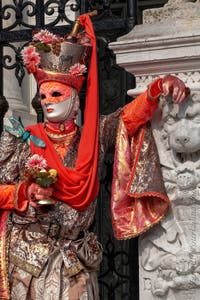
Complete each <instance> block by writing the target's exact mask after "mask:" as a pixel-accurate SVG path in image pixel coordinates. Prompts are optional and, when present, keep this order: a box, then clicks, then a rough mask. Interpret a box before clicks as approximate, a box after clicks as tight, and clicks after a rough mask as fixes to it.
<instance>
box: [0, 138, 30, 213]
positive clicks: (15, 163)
mask: <svg viewBox="0 0 200 300" xmlns="http://www.w3.org/2000/svg"><path fill="white" fill-rule="evenodd" d="M28 156H29V148H28V146H27V145H26V144H25V143H21V142H20V140H18V139H16V137H14V136H12V135H11V134H9V133H7V132H3V133H2V136H1V140H0V208H2V209H17V210H21V211H23V210H24V209H26V206H27V199H26V193H25V191H26V187H25V185H24V184H23V183H21V182H20V179H21V176H22V172H23V169H24V164H25V162H26V160H27V157H28ZM19 197H20V201H18V200H19Z"/></svg>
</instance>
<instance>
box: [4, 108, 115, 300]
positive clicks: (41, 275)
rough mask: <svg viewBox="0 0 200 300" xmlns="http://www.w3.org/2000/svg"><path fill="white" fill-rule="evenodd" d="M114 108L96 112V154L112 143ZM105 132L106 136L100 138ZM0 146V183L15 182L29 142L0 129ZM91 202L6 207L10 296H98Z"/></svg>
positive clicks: (88, 299) (70, 154) (72, 152)
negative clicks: (81, 207)
mask: <svg viewBox="0 0 200 300" xmlns="http://www.w3.org/2000/svg"><path fill="white" fill-rule="evenodd" d="M120 112H121V110H118V111H117V112H115V113H113V114H111V115H109V116H102V117H101V128H100V141H101V153H100V158H101V157H103V155H104V153H105V152H106V151H107V150H108V149H109V148H110V147H113V146H114V144H115V137H116V128H117V124H118V119H119V114H120ZM108 132H109V138H108V139H105V136H108ZM79 140H80V131H79V130H78V131H77V132H76V133H75V135H72V141H71V143H70V145H69V147H68V150H67V151H66V153H65V156H64V158H63V163H64V164H65V165H66V166H68V167H70V168H72V167H73V165H74V163H75V161H76V156H77V151H78V145H79ZM62 142H64V141H63V140H62ZM53 143H55V144H56V147H57V146H58V144H59V142H58V141H55V139H54V141H53ZM0 151H1V156H0V167H1V174H0V182H1V184H9V183H10V184H13V183H18V182H20V181H21V180H22V179H23V170H24V166H25V163H26V161H27V158H28V157H29V156H30V149H29V146H28V145H27V144H26V143H23V142H21V141H20V140H19V139H17V138H16V137H14V136H12V135H11V134H9V133H7V132H4V133H3V135H2V137H1V145H0ZM58 151H59V150H58ZM61 152H62V151H61ZM61 156H62V155H61ZM95 207H96V201H94V202H92V203H91V205H90V206H89V207H88V208H87V209H86V210H84V211H78V210H76V209H73V208H71V207H70V206H69V205H67V204H65V203H63V202H60V201H58V202H57V204H56V205H54V206H52V207H48V208H45V207H41V208H37V209H34V208H32V207H31V206H29V208H28V210H26V211H25V212H23V213H22V212H20V213H19V212H17V211H11V212H10V214H9V217H8V220H7V225H6V226H7V234H8V236H7V250H8V253H7V255H8V270H9V282H10V290H11V299H12V300H18V299H20V300H26V299H29V300H31V299H33V300H39V299H40V300H41V299H44V300H50V299H54V300H62V299H63V300H64V299H70V300H71V299H72V300H78V299H81V300H82V299H84V300H94V299H95V300H97V299H98V298H99V295H98V284H97V272H98V270H99V264H100V261H101V257H102V248H101V245H100V244H99V242H98V241H97V237H96V235H95V234H94V233H92V232H89V228H90V227H91V225H92V223H93V220H94V214H95ZM4 271H5V270H4Z"/></svg>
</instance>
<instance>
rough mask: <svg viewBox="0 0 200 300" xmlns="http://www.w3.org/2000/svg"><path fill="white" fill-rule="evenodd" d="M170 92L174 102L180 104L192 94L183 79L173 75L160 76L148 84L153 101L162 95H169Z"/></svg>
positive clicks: (148, 92) (148, 91)
mask: <svg viewBox="0 0 200 300" xmlns="http://www.w3.org/2000/svg"><path fill="white" fill-rule="evenodd" d="M170 94H171V95H172V99H173V102H174V103H176V104H180V103H182V102H183V101H184V100H185V99H186V97H187V96H188V95H189V94H190V89H189V88H188V87H186V86H185V83H184V82H183V81H182V80H181V79H179V78H178V77H176V76H173V75H166V76H165V77H164V78H158V79H156V80H155V81H153V82H152V83H151V84H150V85H149V86H148V90H147V95H148V98H149V99H150V100H152V101H153V100H157V99H158V98H159V97H160V95H164V96H165V97H167V96H169V95H170Z"/></svg>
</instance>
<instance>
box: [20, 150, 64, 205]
mask: <svg viewBox="0 0 200 300" xmlns="http://www.w3.org/2000/svg"><path fill="white" fill-rule="evenodd" d="M57 176H58V173H57V171H56V170H55V169H49V168H48V167H47V161H46V160H45V159H44V158H43V157H41V156H39V155H38V154H34V155H33V156H31V157H30V158H29V159H28V161H27V163H26V168H25V173H24V177H25V180H26V181H28V182H29V183H30V185H29V187H28V190H27V194H28V199H29V201H30V204H31V205H32V206H34V207H36V206H37V205H38V204H39V205H42V204H47V205H48V204H55V203H56V200H54V199H52V198H50V197H51V196H52V194H53V188H52V187H50V186H51V185H52V184H53V183H54V182H56V180H57Z"/></svg>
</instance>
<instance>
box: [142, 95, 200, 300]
mask: <svg viewBox="0 0 200 300" xmlns="http://www.w3.org/2000/svg"><path fill="white" fill-rule="evenodd" d="M161 106H162V113H161V110H160V111H158V112H157V114H156V115H155V119H154V121H155V122H153V124H152V125H153V132H154V136H155V140H156V144H157V147H158V152H159V157H160V163H161V166H162V172H163V177H164V182H165V187H166V190H167V193H168V196H169V198H170V200H171V210H170V212H169V214H168V216H167V218H165V219H164V220H163V221H162V222H161V223H160V224H159V225H157V226H156V227H155V228H152V230H151V231H149V232H148V233H146V234H145V235H143V236H142V238H141V239H140V256H141V260H140V277H141V278H140V285H141V283H142V282H143V285H141V299H143V300H151V299H166V300H177V299H178V300H179V299H180V300H184V299H185V300H190V299H191V300H198V299H200V298H199V297H200V296H199V295H200V93H198V92H196V93H193V94H192V95H191V96H189V97H188V99H187V100H186V102H185V103H183V104H181V105H180V106H178V105H174V104H172V102H171V101H170V99H166V100H163V102H162V104H161ZM158 118H161V121H160V122H158ZM158 124H159V125H158Z"/></svg>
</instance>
